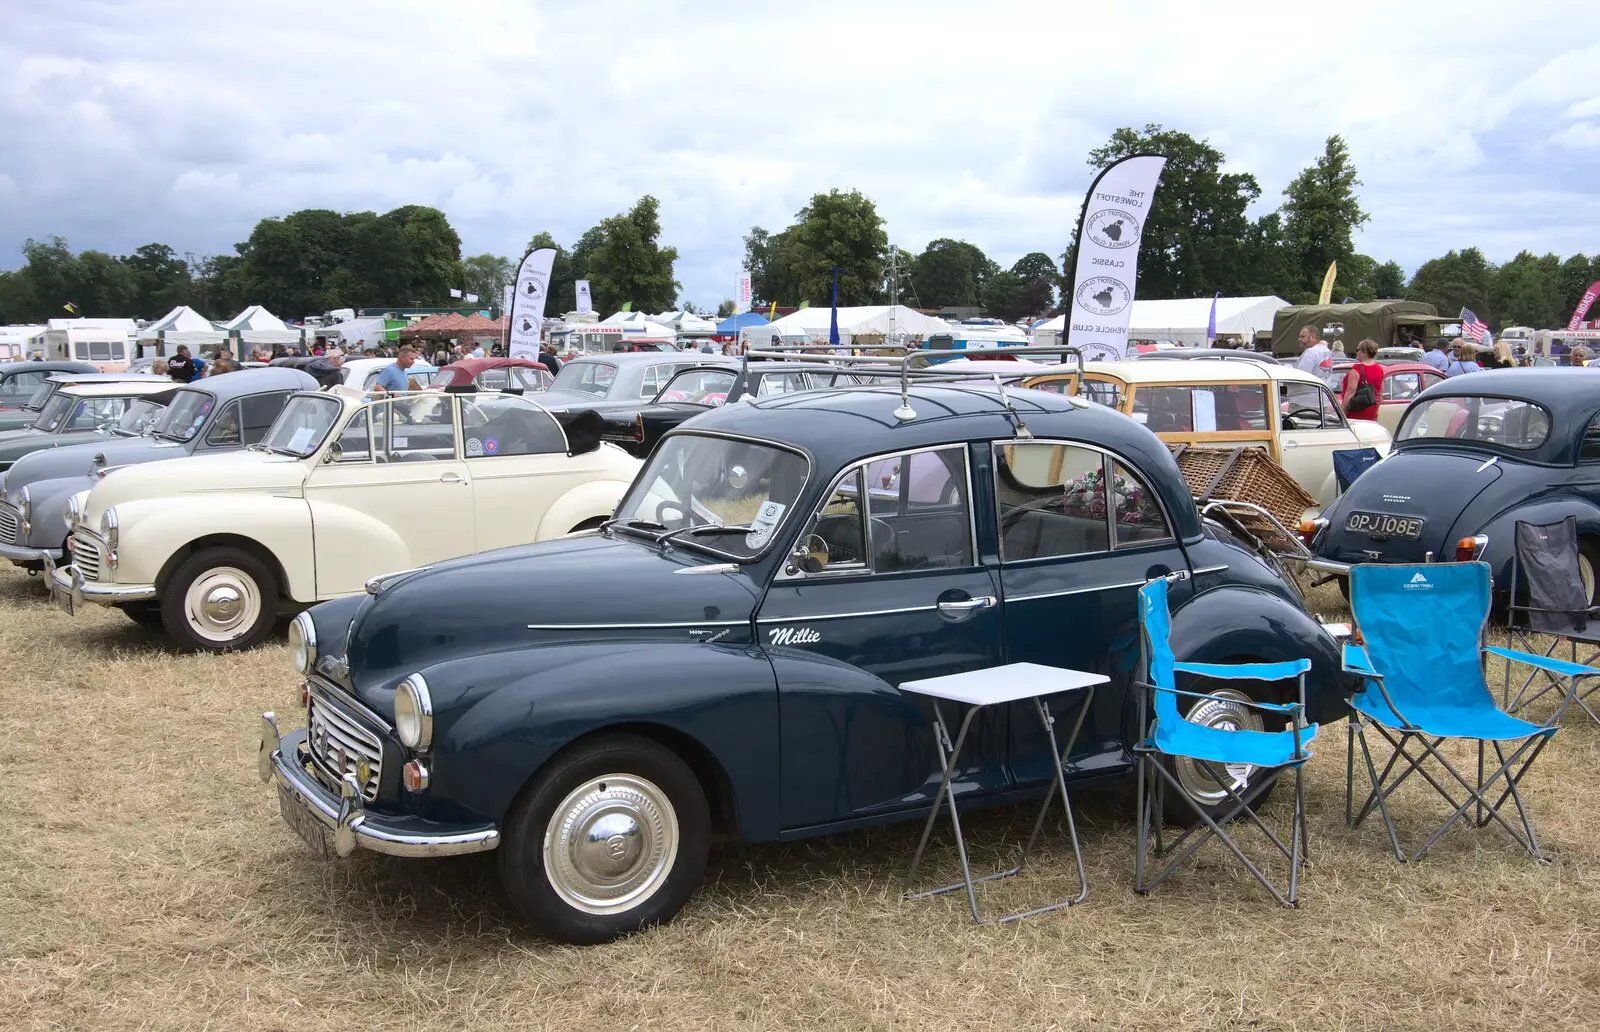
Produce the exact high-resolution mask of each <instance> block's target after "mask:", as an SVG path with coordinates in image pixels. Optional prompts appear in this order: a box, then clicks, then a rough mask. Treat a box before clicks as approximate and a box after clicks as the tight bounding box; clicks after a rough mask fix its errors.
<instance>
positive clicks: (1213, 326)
mask: <svg viewBox="0 0 1600 1032" xmlns="http://www.w3.org/2000/svg"><path fill="white" fill-rule="evenodd" d="M1221 299H1222V291H1220V290H1219V291H1217V294H1216V296H1215V297H1213V298H1212V299H1211V316H1210V318H1208V319H1206V347H1210V346H1211V345H1212V344H1214V343H1215V342H1216V339H1217V302H1218V301H1219V300H1221Z"/></svg>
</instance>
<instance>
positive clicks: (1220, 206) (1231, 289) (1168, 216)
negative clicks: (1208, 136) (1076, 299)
mask: <svg viewBox="0 0 1600 1032" xmlns="http://www.w3.org/2000/svg"><path fill="white" fill-rule="evenodd" d="M1133 154H1162V155H1165V156H1166V159H1167V164H1166V168H1165V169H1164V170H1163V171H1162V173H1161V181H1160V183H1159V184H1158V185H1157V187H1156V191H1155V197H1154V198H1153V199H1152V201H1151V204H1150V211H1149V214H1148V215H1147V217H1146V219H1145V225H1144V235H1143V237H1142V239H1141V241H1140V244H1139V280H1138V287H1137V293H1138V296H1140V297H1149V298H1163V297H1207V296H1210V295H1211V294H1212V293H1213V292H1214V291H1217V290H1221V291H1223V292H1224V293H1226V294H1237V293H1240V291H1239V289H1238V288H1239V285H1240V275H1241V272H1242V270H1243V269H1244V268H1245V267H1246V266H1247V265H1248V260H1247V258H1248V256H1247V255H1246V254H1245V253H1244V249H1245V245H1244V241H1245V238H1246V237H1247V236H1248V234H1249V231H1250V220H1249V218H1248V217H1246V214H1245V209H1246V208H1248V207H1249V205H1250V204H1251V203H1252V202H1254V201H1255V200H1256V199H1257V198H1258V197H1260V196H1261V187H1260V184H1258V183H1257V182H1256V178H1255V176H1252V175H1250V174H1248V173H1243V172H1223V171H1222V163H1223V160H1224V158H1223V155H1222V152H1221V151H1219V150H1217V149H1216V148H1215V147H1212V146H1211V145H1210V144H1209V143H1208V142H1206V141H1204V140H1196V139H1195V138H1194V137H1192V136H1190V135H1189V134H1188V133H1182V132H1177V131H1175V130H1170V129H1163V128H1162V127H1161V126H1160V125H1158V124H1154V123H1152V124H1149V125H1146V126H1145V127H1144V129H1143V131H1140V130H1135V129H1132V128H1127V127H1124V128H1122V129H1118V130H1117V131H1116V132H1114V133H1112V134H1111V139H1110V140H1109V141H1108V142H1107V143H1106V145H1105V146H1103V147H1097V148H1095V149H1094V150H1092V151H1090V152H1089V166H1090V167H1091V168H1093V169H1095V170H1096V171H1099V170H1101V169H1104V168H1106V167H1108V166H1109V165H1111V164H1112V163H1113V162H1116V161H1119V160H1121V159H1122V158H1125V157H1128V156H1130V155H1133ZM1071 257H1072V249H1071V248H1070V247H1069V248H1068V254H1067V258H1068V259H1069V263H1068V264H1067V265H1066V266H1065V268H1066V274H1067V275H1068V276H1070V275H1071V274H1072V265H1071V264H1070V258H1071ZM1065 303H1066V301H1065V299H1063V304H1065Z"/></svg>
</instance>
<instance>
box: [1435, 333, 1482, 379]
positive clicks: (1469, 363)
mask: <svg viewBox="0 0 1600 1032" xmlns="http://www.w3.org/2000/svg"><path fill="white" fill-rule="evenodd" d="M1482 369H1483V366H1481V365H1479V364H1478V345H1477V344H1475V343H1473V342H1472V341H1471V340H1468V339H1467V338H1466V337H1459V338H1457V340H1456V357H1455V358H1454V359H1452V360H1451V362H1450V363H1449V364H1448V365H1446V366H1445V367H1444V375H1446V376H1461V375H1462V374H1463V373H1476V372H1479V371H1480V370H1482Z"/></svg>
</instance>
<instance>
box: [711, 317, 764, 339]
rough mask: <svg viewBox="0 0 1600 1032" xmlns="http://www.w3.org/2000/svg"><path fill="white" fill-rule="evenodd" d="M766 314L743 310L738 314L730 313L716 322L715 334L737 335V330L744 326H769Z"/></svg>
mask: <svg viewBox="0 0 1600 1032" xmlns="http://www.w3.org/2000/svg"><path fill="white" fill-rule="evenodd" d="M770 325H771V323H770V322H769V321H768V320H767V318H766V316H764V315H762V314H761V313H760V312H743V313H741V314H739V315H730V316H728V317H727V318H726V319H724V320H722V321H721V322H719V323H717V336H719V337H737V336H738V335H739V331H740V330H742V329H744V328H745V327H746V326H770Z"/></svg>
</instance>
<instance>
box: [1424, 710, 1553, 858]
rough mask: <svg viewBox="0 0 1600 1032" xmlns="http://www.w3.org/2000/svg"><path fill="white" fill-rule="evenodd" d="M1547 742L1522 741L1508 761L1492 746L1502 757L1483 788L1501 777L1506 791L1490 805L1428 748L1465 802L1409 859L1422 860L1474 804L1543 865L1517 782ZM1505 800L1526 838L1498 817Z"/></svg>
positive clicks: (1546, 739)
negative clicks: (1513, 807) (1463, 793)
mask: <svg viewBox="0 0 1600 1032" xmlns="http://www.w3.org/2000/svg"><path fill="white" fill-rule="evenodd" d="M1549 741H1550V738H1549V736H1548V735H1538V736H1535V737H1532V738H1527V739H1524V740H1523V742H1522V744H1521V745H1519V746H1517V748H1516V749H1515V750H1514V751H1513V752H1512V753H1511V757H1510V759H1505V758H1504V755H1505V754H1504V752H1503V751H1502V750H1501V749H1500V746H1499V743H1498V742H1497V743H1495V752H1496V755H1498V756H1500V757H1502V760H1501V764H1500V767H1499V768H1498V769H1497V770H1496V771H1495V772H1494V773H1493V774H1490V775H1489V777H1488V778H1487V779H1485V781H1484V784H1486V785H1492V784H1494V783H1495V782H1496V781H1498V780H1500V778H1502V777H1503V778H1505V779H1506V789H1505V791H1504V792H1502V793H1501V795H1500V798H1499V799H1498V800H1497V801H1496V802H1495V803H1493V804H1490V803H1489V802H1488V800H1487V799H1485V798H1484V796H1483V793H1482V792H1481V791H1480V790H1477V789H1474V788H1473V786H1472V784H1471V783H1470V782H1468V781H1467V779H1466V778H1463V777H1462V776H1461V774H1460V773H1459V772H1458V771H1457V770H1456V769H1455V768H1454V767H1453V766H1451V764H1450V762H1449V761H1448V760H1446V759H1445V758H1444V757H1443V756H1441V755H1440V754H1439V753H1438V751H1437V749H1434V748H1429V749H1428V753H1429V754H1430V755H1432V756H1433V758H1434V759H1435V760H1437V761H1438V762H1439V764H1440V765H1441V766H1443V767H1444V768H1445V770H1447V771H1449V772H1450V775H1451V776H1452V777H1454V778H1455V779H1456V781H1457V782H1458V783H1460V785H1461V786H1462V787H1463V788H1465V789H1466V790H1467V798H1466V800H1465V801H1463V802H1461V803H1458V804H1457V805H1456V808H1455V811H1454V812H1453V813H1451V814H1450V816H1449V817H1447V818H1446V819H1445V821H1444V823H1443V824H1441V825H1439V827H1438V828H1436V829H1435V830H1434V832H1433V834H1432V835H1430V836H1429V837H1428V841H1427V842H1424V843H1423V845H1422V848H1421V849H1419V850H1417V853H1416V855H1415V856H1414V857H1412V859H1413V860H1420V859H1422V856H1423V854H1425V853H1426V852H1427V851H1428V850H1429V849H1431V848H1433V844H1434V843H1436V842H1438V841H1439V840H1440V839H1441V838H1443V837H1444V834H1445V832H1447V831H1449V830H1450V827H1451V825H1453V824H1455V822H1456V821H1458V820H1460V819H1461V818H1462V816H1464V815H1465V814H1466V812H1467V810H1468V809H1469V808H1470V807H1471V806H1472V805H1473V804H1474V802H1477V803H1480V804H1482V805H1484V806H1485V807H1487V810H1488V814H1489V818H1488V819H1492V820H1494V821H1497V822H1499V824H1500V826H1501V827H1502V828H1504V829H1505V830H1506V833H1507V834H1509V835H1510V836H1511V839H1512V841H1514V842H1516V843H1517V845H1519V846H1521V847H1522V848H1523V849H1525V850H1526V851H1527V852H1528V855H1529V856H1531V857H1533V859H1535V860H1537V861H1540V862H1543V861H1544V854H1543V853H1541V852H1540V851H1539V840H1538V837H1537V836H1536V835H1534V833H1533V822H1532V821H1531V820H1529V819H1528V814H1527V810H1526V809H1525V808H1524V807H1523V803H1522V794H1521V793H1520V792H1519V791H1517V782H1518V781H1520V780H1521V779H1522V776H1523V775H1524V774H1526V773H1527V772H1528V768H1529V767H1531V766H1532V765H1533V761H1534V760H1536V759H1538V758H1539V754H1540V753H1541V752H1543V751H1544V747H1545V745H1546V744H1547V743H1548V742H1549ZM1530 746H1531V747H1532V751H1531V752H1528V749H1529V747H1530ZM1524 752H1527V753H1528V755H1527V758H1526V759H1524V760H1522V761H1521V763H1520V764H1519V763H1518V760H1519V758H1520V757H1522V755H1523V753H1524ZM1514 766H1515V767H1516V768H1517V771H1516V773H1515V774H1512V772H1511V769H1512V767H1514ZM1423 776H1424V777H1428V775H1427V773H1426V772H1423ZM1428 780H1429V781H1430V782H1432V781H1433V779H1432V778H1431V777H1428ZM1434 784H1435V787H1436V788H1438V787H1439V786H1438V785H1437V783H1436V782H1435V783H1434ZM1439 792H1440V794H1441V795H1444V796H1445V797H1446V799H1450V800H1451V801H1452V802H1453V801H1454V800H1453V798H1452V797H1450V796H1449V795H1448V794H1447V793H1445V791H1444V789H1443V788H1439ZM1508 796H1509V797H1510V798H1511V799H1512V800H1513V802H1514V803H1515V805H1516V807H1517V813H1518V815H1519V816H1520V817H1521V819H1522V825H1523V830H1524V831H1525V832H1526V834H1527V837H1526V838H1524V837H1522V836H1519V835H1518V834H1517V832H1516V829H1514V828H1513V827H1512V826H1511V824H1510V823H1509V822H1508V821H1507V820H1506V819H1505V817H1503V816H1502V815H1501V814H1500V806H1501V804H1503V803H1504V802H1505V800H1506V798H1507V797H1508ZM1487 823H1488V821H1487V820H1486V821H1485V824H1487Z"/></svg>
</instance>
